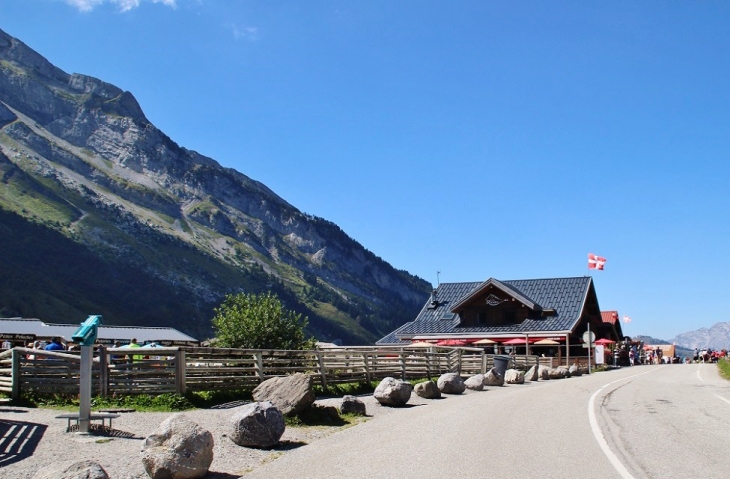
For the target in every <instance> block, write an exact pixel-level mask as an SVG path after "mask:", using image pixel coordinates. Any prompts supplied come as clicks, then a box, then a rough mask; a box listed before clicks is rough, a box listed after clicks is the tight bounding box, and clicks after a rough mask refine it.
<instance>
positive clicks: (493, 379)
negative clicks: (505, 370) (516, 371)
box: [484, 368, 504, 386]
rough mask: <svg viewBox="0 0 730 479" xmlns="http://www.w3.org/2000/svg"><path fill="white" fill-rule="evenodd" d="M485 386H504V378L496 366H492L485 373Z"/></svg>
mask: <svg viewBox="0 0 730 479" xmlns="http://www.w3.org/2000/svg"><path fill="white" fill-rule="evenodd" d="M484 385H485V386H504V378H503V377H502V375H501V374H499V371H498V370H497V369H496V368H492V369H490V370H489V371H487V374H485V375H484Z"/></svg>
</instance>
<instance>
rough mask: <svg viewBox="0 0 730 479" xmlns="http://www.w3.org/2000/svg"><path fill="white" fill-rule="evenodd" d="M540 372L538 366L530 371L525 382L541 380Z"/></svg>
mask: <svg viewBox="0 0 730 479" xmlns="http://www.w3.org/2000/svg"><path fill="white" fill-rule="evenodd" d="M538 370H539V367H538V366H537V364H536V365H534V366H532V367H531V368H530V369H528V370H527V372H526V373H525V381H537V380H538V378H539V375H538Z"/></svg>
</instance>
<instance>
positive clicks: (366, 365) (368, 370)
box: [362, 352, 373, 384]
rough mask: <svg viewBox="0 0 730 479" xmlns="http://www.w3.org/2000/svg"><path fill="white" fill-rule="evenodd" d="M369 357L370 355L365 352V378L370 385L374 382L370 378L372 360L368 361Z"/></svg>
mask: <svg viewBox="0 0 730 479" xmlns="http://www.w3.org/2000/svg"><path fill="white" fill-rule="evenodd" d="M369 357H370V353H367V352H365V353H363V354H362V359H363V362H364V363H365V378H366V379H367V381H368V384H370V383H371V382H372V381H373V379H372V377H371V376H370V360H369V359H368V358H369Z"/></svg>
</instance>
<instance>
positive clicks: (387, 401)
mask: <svg viewBox="0 0 730 479" xmlns="http://www.w3.org/2000/svg"><path fill="white" fill-rule="evenodd" d="M412 391H413V386H412V385H411V384H410V383H407V382H405V381H401V380H400V379H395V378H391V377H387V378H385V379H383V380H382V381H380V384H378V387H377V388H375V392H374V393H373V397H374V398H375V399H377V400H378V402H379V403H380V404H382V405H383V406H405V405H406V403H407V402H408V400H409V399H410V398H411V392H412Z"/></svg>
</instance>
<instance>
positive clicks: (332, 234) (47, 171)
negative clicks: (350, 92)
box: [0, 31, 430, 341]
mask: <svg viewBox="0 0 730 479" xmlns="http://www.w3.org/2000/svg"><path fill="white" fill-rule="evenodd" d="M0 173H2V175H3V180H2V185H1V186H0V206H2V207H3V208H4V209H5V210H9V211H14V212H16V213H18V214H20V215H21V216H23V217H25V218H26V219H28V220H31V221H34V222H36V223H42V224H44V225H45V226H47V227H50V228H53V229H55V230H56V231H58V232H59V233H61V234H62V235H64V236H65V237H67V238H70V239H72V240H73V241H75V242H77V243H80V244H83V245H84V246H86V247H88V248H89V249H90V250H91V251H93V252H94V254H95V255H97V256H98V257H99V258H102V259H104V260H105V261H116V262H122V263H123V264H125V265H134V267H136V268H138V269H139V271H141V272H144V274H148V275H151V276H152V277H154V278H157V279H159V280H162V281H164V282H165V283H166V284H168V285H171V286H174V287H175V288H178V289H181V290H184V291H187V293H188V294H189V296H188V297H189V299H190V301H191V302H192V303H195V304H197V305H199V306H198V307H199V310H200V314H201V316H204V315H205V314H206V312H208V313H210V310H211V307H212V305H214V304H217V303H218V302H219V301H220V300H221V298H222V296H223V295H224V294H226V293H229V292H235V291H239V290H241V289H246V290H252V291H263V290H265V289H274V290H276V291H277V292H278V293H279V294H280V296H281V297H283V298H284V299H286V300H287V301H288V302H290V303H292V304H290V305H288V306H289V307H293V308H295V309H299V310H301V311H303V312H305V313H307V314H308V315H309V316H310V319H311V320H312V321H311V322H312V324H313V328H314V330H315V332H316V333H319V334H320V335H321V336H324V337H327V336H330V338H331V337H333V336H343V335H344V336H346V337H349V338H350V339H352V340H353V341H356V340H360V341H372V340H374V339H376V338H377V337H380V336H382V335H384V334H386V333H387V332H389V331H390V330H391V329H393V328H394V327H395V326H397V325H399V324H401V323H403V322H405V321H408V320H410V319H412V317H413V316H415V314H416V313H417V311H418V310H419V308H420V306H421V305H422V304H423V301H425V298H426V297H427V295H428V293H429V291H430V285H429V284H427V283H426V282H425V281H423V280H421V279H419V278H416V277H413V276H412V275H410V274H408V273H406V272H403V271H397V270H395V269H394V268H392V267H391V266H390V265H389V264H388V263H386V262H385V261H383V260H382V259H380V258H378V257H377V256H375V255H374V254H373V253H371V252H370V251H368V250H366V249H365V248H363V247H362V246H361V245H360V244H359V243H357V242H356V241H355V240H353V239H352V238H350V237H349V236H347V235H346V234H345V233H344V232H343V231H341V230H340V228H338V227H337V226H336V225H335V224H333V223H331V222H329V221H326V220H324V219H322V218H317V217H312V216H310V215H306V214H303V213H302V212H301V211H299V210H298V209H297V208H295V207H294V206H292V205H290V204H289V203H287V202H286V201H284V200H283V199H282V198H280V197H279V196H277V195H276V194H275V193H274V192H272V191H271V190H270V189H269V188H267V187H266V186H265V185H263V184H261V183H259V182H257V181H254V180H252V179H250V178H248V177H247V176H245V175H243V174H241V173H239V172H237V171H235V170H232V169H229V168H223V167H221V166H220V165H219V164H218V163H217V162H216V161H214V160H213V159H211V158H207V157H205V156H203V155H200V154H198V153H196V152H194V151H190V150H187V149H185V148H182V147H180V146H178V145H177V144H176V143H175V142H174V141H172V140H171V139H170V138H168V137H167V136H166V135H165V134H164V133H162V132H161V131H160V130H158V129H157V128H155V126H154V125H152V124H151V123H150V122H149V121H148V120H147V118H146V117H145V115H144V113H143V111H142V109H141V107H140V106H139V104H138V103H137V101H136V100H135V98H134V97H133V96H132V94H131V93H129V92H125V91H122V90H121V89H119V88H117V87H115V86H113V85H110V84H108V83H105V82H103V81H101V80H98V79H95V78H91V77H88V76H85V75H79V74H73V75H70V74H67V73H65V72H63V71H62V70H60V69H58V68H56V67H55V66H53V65H52V64H51V63H49V62H48V61H47V60H46V59H44V58H43V57H42V56H41V55H39V54H38V53H36V52H34V51H33V50H31V49H30V48H28V47H27V46H26V45H24V44H23V43H22V42H20V41H18V40H17V39H14V38H12V37H10V36H9V35H7V34H5V33H4V32H2V31H0ZM181 251H184V252H187V253H185V255H183V256H182V257H181V255H182V253H181ZM186 255H187V256H189V257H187V256H186ZM181 259H185V261H181ZM79 294H80V295H83V291H79ZM0 301H2V298H1V297H0ZM79 301H80V302H82V301H83V298H79ZM0 306H2V303H0ZM17 309H18V308H17V307H16V308H15V312H17V313H23V311H18V310H17ZM209 317H210V316H208V318H207V319H209ZM71 319H72V318H68V320H71ZM76 319H77V318H73V320H74V322H75V320H76ZM207 319H202V318H199V319H197V320H196V321H197V322H198V323H200V322H205V321H207ZM181 321H182V320H181ZM129 322H133V321H132V319H130V320H129ZM183 322H184V321H183ZM343 325H344V326H343ZM179 326H180V327H181V329H187V330H190V329H195V330H196V331H201V330H204V329H205V327H204V326H201V324H196V325H195V326H193V325H189V324H180V325H179ZM330 333H331V334H330Z"/></svg>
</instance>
